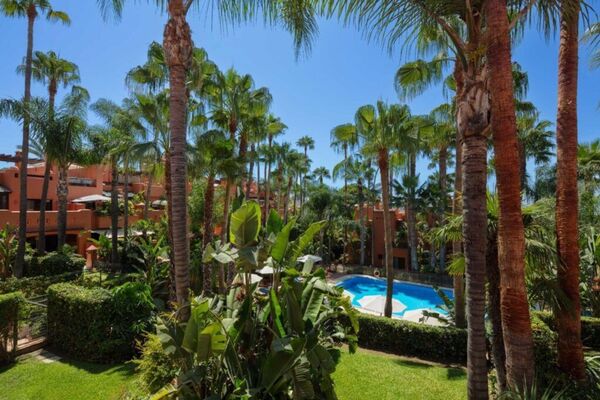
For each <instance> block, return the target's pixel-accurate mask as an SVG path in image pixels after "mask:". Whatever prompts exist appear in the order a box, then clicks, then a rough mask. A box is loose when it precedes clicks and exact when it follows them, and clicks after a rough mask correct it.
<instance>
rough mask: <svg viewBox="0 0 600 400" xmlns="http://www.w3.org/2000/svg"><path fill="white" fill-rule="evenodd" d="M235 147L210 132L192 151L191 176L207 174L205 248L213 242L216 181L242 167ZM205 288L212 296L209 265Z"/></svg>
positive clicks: (198, 138)
mask: <svg viewBox="0 0 600 400" xmlns="http://www.w3.org/2000/svg"><path fill="white" fill-rule="evenodd" d="M233 150H234V147H233V143H231V141H230V140H229V139H228V138H227V136H226V134H225V132H223V131H219V130H210V131H207V132H204V133H202V134H200V135H197V136H196V143H195V145H194V147H193V150H192V162H191V163H190V174H191V175H192V176H200V175H202V176H204V175H205V174H206V176H207V180H206V190H205V192H204V223H203V225H204V229H203V236H202V247H203V248H206V246H207V245H208V244H209V243H211V242H212V239H213V230H214V228H213V202H214V195H215V178H216V177H217V176H218V175H229V174H230V172H229V171H231V170H238V169H239V167H240V163H239V162H238V161H237V160H236V159H235V158H234V154H233ZM202 276H203V288H204V293H205V294H210V293H212V291H213V288H212V270H211V265H210V263H206V264H205V265H204V272H203V275H202Z"/></svg>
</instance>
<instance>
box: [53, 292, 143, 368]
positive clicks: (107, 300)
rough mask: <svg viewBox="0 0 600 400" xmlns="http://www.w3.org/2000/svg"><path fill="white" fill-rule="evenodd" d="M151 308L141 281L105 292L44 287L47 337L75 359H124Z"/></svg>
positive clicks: (102, 360) (103, 360)
mask: <svg viewBox="0 0 600 400" xmlns="http://www.w3.org/2000/svg"><path fill="white" fill-rule="evenodd" d="M152 309H153V303H152V300H151V298H150V289H149V288H148V287H147V286H144V285H143V284H139V283H128V284H125V285H123V286H122V287H119V288H116V289H114V290H113V291H109V290H106V289H102V288H92V289H88V288H83V287H81V286H76V285H73V284H70V283H59V284H56V285H53V286H50V288H48V337H49V340H50V341H51V342H52V344H53V345H55V346H56V347H57V348H59V349H60V350H61V351H64V352H65V353H66V354H68V355H69V356H71V357H73V358H76V359H81V360H86V361H92V362H114V361H121V360H126V359H128V358H130V357H131V356H132V355H133V354H134V350H135V341H136V339H139V338H140V334H141V332H142V331H144V330H145V329H147V327H148V326H149V322H150V319H151V316H152Z"/></svg>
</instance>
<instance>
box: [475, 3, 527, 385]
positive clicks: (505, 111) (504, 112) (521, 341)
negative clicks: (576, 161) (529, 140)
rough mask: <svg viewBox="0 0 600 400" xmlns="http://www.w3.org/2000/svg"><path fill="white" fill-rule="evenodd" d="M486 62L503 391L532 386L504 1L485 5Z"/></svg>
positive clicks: (508, 43)
mask: <svg viewBox="0 0 600 400" xmlns="http://www.w3.org/2000/svg"><path fill="white" fill-rule="evenodd" d="M483 11H484V12H485V15H486V17H487V32H488V35H487V47H486V56H487V62H488V71H489V90H490V99H491V101H490V110H491V122H492V126H493V135H492V136H493V142H494V151H495V153H496V154H501V155H502V156H501V157H497V158H496V160H495V162H496V184H497V188H498V197H499V201H500V218H499V227H498V262H499V265H500V274H501V285H502V288H501V295H502V296H501V304H502V329H503V333H504V344H505V348H506V366H507V368H506V375H507V382H508V385H509V386H511V387H516V388H520V389H523V388H527V387H530V386H531V385H532V383H533V377H534V363H533V336H532V332H531V322H530V318H529V304H528V302H527V292H526V288H525V233H524V227H523V218H522V213H521V190H520V189H521V187H520V172H519V160H518V151H516V150H517V149H518V143H517V141H518V139H517V121H516V112H515V101H514V99H515V94H514V90H513V85H512V82H513V74H512V64H511V44H510V30H511V26H510V22H509V20H508V13H507V8H506V1H505V0H489V1H487V3H486V4H485V9H484V10H483Z"/></svg>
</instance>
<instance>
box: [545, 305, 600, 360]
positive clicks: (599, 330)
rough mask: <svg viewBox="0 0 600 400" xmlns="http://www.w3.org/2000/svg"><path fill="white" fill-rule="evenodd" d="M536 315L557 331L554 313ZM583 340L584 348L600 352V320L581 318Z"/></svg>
mask: <svg viewBox="0 0 600 400" xmlns="http://www.w3.org/2000/svg"><path fill="white" fill-rule="evenodd" d="M534 314H535V315H536V316H537V317H538V318H539V319H540V320H541V321H544V323H546V325H547V326H548V327H549V328H550V329H551V330H552V331H554V332H556V331H557V329H556V320H555V318H554V315H553V314H552V313H550V312H546V311H538V312H535V313H534ZM581 340H582V342H583V345H584V346H587V347H590V348H592V349H594V350H598V351H600V318H594V317H581Z"/></svg>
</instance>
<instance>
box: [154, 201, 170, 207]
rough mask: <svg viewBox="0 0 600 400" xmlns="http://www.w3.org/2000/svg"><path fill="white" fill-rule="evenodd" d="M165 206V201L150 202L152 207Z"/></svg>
mask: <svg viewBox="0 0 600 400" xmlns="http://www.w3.org/2000/svg"><path fill="white" fill-rule="evenodd" d="M166 206H167V201H166V200H154V201H153V202H152V207H166Z"/></svg>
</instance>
